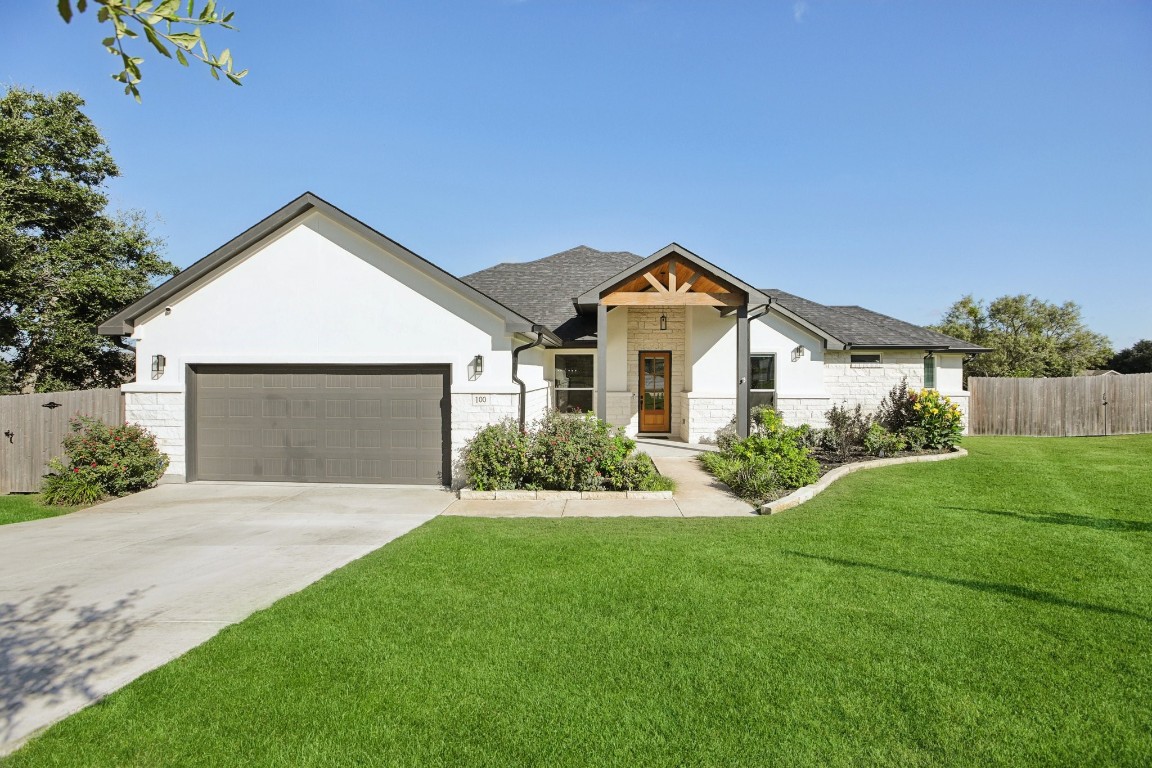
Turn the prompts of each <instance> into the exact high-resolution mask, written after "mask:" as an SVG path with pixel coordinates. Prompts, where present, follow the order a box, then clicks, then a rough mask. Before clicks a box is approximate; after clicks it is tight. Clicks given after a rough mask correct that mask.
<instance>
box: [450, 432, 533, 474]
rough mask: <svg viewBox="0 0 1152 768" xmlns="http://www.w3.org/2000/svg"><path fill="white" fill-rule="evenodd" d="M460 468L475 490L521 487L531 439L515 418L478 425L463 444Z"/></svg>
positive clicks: (529, 453) (525, 472) (529, 454)
mask: <svg viewBox="0 0 1152 768" xmlns="http://www.w3.org/2000/svg"><path fill="white" fill-rule="evenodd" d="M463 453H464V455H463V459H464V470H465V471H466V472H467V473H468V476H469V477H470V478H472V486H473V487H474V488H475V489H476V490H478V491H510V490H513V489H515V488H522V487H524V486H523V482H524V478H525V476H527V474H528V471H529V470H528V466H529V463H530V456H531V441H530V440H529V438H528V435H527V433H525V432H521V431H520V425H519V424H518V423H517V422H516V420H515V419H505V420H503V421H501V422H498V423H496V424H489V425H488V426H486V427H484V428H483V429H481V430H480V431H479V432H477V433H476V435H475V436H474V437H473V438H472V439H471V440H469V441H468V444H467V445H466V446H465V447H464V452H463Z"/></svg>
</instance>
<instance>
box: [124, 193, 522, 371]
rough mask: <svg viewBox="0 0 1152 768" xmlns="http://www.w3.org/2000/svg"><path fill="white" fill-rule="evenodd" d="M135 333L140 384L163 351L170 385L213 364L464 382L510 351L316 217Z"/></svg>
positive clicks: (446, 297)
mask: <svg viewBox="0 0 1152 768" xmlns="http://www.w3.org/2000/svg"><path fill="white" fill-rule="evenodd" d="M132 336H133V337H134V338H135V339H137V353H138V354H137V381H138V382H144V381H149V380H150V361H151V356H152V355H155V354H162V355H165V357H166V358H167V360H168V365H167V369H166V371H165V375H164V377H163V379H164V380H165V381H166V382H168V383H178V382H180V381H181V378H182V376H183V367H184V365H185V364H189V363H209V362H211V363H226V362H276V363H297V362H299V363H305V362H306V363H329V362H331V363H335V362H339V363H387V362H406V363H422V362H440V363H447V362H451V363H452V365H453V380H454V381H463V382H466V381H467V380H468V371H467V366H468V363H469V362H470V361H471V360H472V359H473V357H474V356H475V355H485V356H488V355H489V354H490V353H493V352H502V351H508V350H510V348H511V343H512V336H511V334H509V333H508V332H507V329H506V327H505V320H504V318H502V317H499V316H497V315H496V314H495V313H494V312H492V311H490V310H489V309H486V308H484V307H481V306H479V305H478V304H476V303H475V302H473V301H471V300H470V299H469V298H467V297H465V296H463V295H461V293H460V292H459V291H455V290H453V288H452V287H451V286H449V285H445V284H444V283H443V282H442V281H439V280H436V279H434V278H432V277H430V276H428V275H426V274H424V273H423V272H421V271H420V270H418V269H415V268H414V267H412V266H411V265H409V264H408V263H406V262H405V261H404V260H402V259H399V258H397V256H396V254H394V253H390V252H389V251H388V250H387V249H385V248H383V247H381V246H380V245H377V244H374V243H370V242H368V241H367V240H366V239H364V238H362V237H360V236H358V235H357V234H355V233H353V232H351V231H350V230H348V229H347V228H346V227H343V226H341V225H340V224H339V223H337V222H335V221H333V220H332V219H331V218H329V217H328V216H326V215H325V214H323V213H320V212H311V213H308V214H305V215H304V216H302V217H301V218H299V219H298V220H296V221H294V222H292V223H290V224H288V225H285V226H284V228H283V229H281V230H280V231H278V232H277V233H276V234H275V235H273V236H270V237H268V238H267V239H265V240H263V241H261V242H259V243H258V244H256V245H253V246H252V247H251V248H249V249H247V250H246V251H245V252H244V253H242V254H239V255H237V256H235V257H233V258H232V259H230V260H229V261H228V262H227V263H226V264H225V265H222V266H221V267H220V268H218V269H217V270H215V271H213V272H212V273H211V274H209V275H206V276H205V277H204V278H203V279H201V280H200V281H197V282H195V283H193V284H191V285H189V286H187V287H185V288H184V289H183V290H181V291H179V292H178V293H176V294H175V295H173V296H171V297H169V298H168V299H166V301H165V302H164V304H163V306H157V307H155V308H153V309H151V310H149V311H148V312H146V313H145V314H143V315H142V316H141V317H139V318H137V319H136V320H135V323H134V327H133V332H132ZM491 363H492V366H491V368H490V370H491V372H492V374H493V378H495V377H500V378H502V379H507V378H508V376H509V375H510V372H511V370H510V367H509V366H510V360H508V359H505V358H504V357H503V356H498V355H496V356H492V357H491ZM501 367H504V368H507V370H506V371H502V370H501Z"/></svg>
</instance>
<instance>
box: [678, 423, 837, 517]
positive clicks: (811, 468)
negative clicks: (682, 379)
mask: <svg viewBox="0 0 1152 768" xmlns="http://www.w3.org/2000/svg"><path fill="white" fill-rule="evenodd" d="M751 431H752V434H750V435H749V436H748V437H747V438H745V439H743V440H737V439H730V440H724V441H720V440H719V439H718V440H717V442H718V443H719V444H720V448H721V449H720V451H719V452H716V453H705V454H702V455H701V456H700V463H701V464H702V465H703V467H704V468H705V469H706V470H708V471H709V472H710V473H712V474H713V475H714V476H715V477H716V478H717V479H718V480H720V481H721V482H722V483H724V484H725V485H727V486H728V487H729V488H731V489H732V490H733V492H735V493H736V495H737V496H739V497H740V498H742V499H745V500H746V501H748V502H750V503H752V504H756V505H760V504H763V503H764V502H766V501H768V500H769V499H771V498H773V497H774V496H776V495H778V494H779V492H780V491H782V490H789V489H793V488H800V487H801V486H805V485H808V484H810V483H814V482H816V480H817V479H818V478H819V477H820V465H819V463H818V462H817V461H816V459H814V458H812V454H811V452H810V449H809V444H810V442H811V440H812V430H811V428H810V427H809V426H808V425H806V424H805V425H802V426H800V427H787V426H785V425H784V420H783V418H782V417H781V416H780V414H779V413H777V412H776V411H774V410H772V409H770V408H759V409H757V412H756V414H755V415H754V416H753V419H752V430H751ZM717 436H718V437H719V435H717Z"/></svg>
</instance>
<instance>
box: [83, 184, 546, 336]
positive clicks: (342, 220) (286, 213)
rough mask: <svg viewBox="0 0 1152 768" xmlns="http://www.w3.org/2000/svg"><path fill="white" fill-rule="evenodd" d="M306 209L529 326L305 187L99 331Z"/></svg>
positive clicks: (508, 321) (114, 327) (128, 324)
mask: <svg viewBox="0 0 1152 768" xmlns="http://www.w3.org/2000/svg"><path fill="white" fill-rule="evenodd" d="M312 211H317V212H319V213H322V214H324V215H326V216H328V217H329V218H330V219H332V220H333V221H335V222H336V223H337V224H339V225H341V226H344V227H347V228H348V229H350V230H352V231H353V232H355V233H356V234H357V235H359V236H360V237H363V238H364V239H365V240H367V241H368V242H370V243H372V244H373V245H376V246H377V247H379V248H382V249H384V250H386V251H388V252H389V253H391V254H392V255H393V256H395V257H397V258H398V259H400V260H401V261H403V262H404V263H406V264H407V265H408V266H410V267H412V268H413V269H415V270H417V271H418V272H420V273H421V274H423V275H425V276H426V277H429V278H431V279H433V280H436V281H438V282H440V283H441V284H443V285H445V286H447V287H448V288H450V289H452V290H454V291H456V292H457V293H459V294H461V295H462V296H464V297H465V298H467V299H469V300H470V301H473V302H474V303H476V304H479V305H480V306H481V307H484V308H485V309H487V310H488V311H489V312H492V313H493V314H495V315H497V316H500V317H503V318H504V322H505V326H506V329H507V331H508V332H509V333H527V332H529V331H531V330H532V325H533V323H532V321H531V320H529V319H528V318H526V317H524V316H523V315H521V314H519V313H517V312H515V311H514V310H512V309H510V308H509V307H506V306H504V305H503V304H501V303H500V302H498V301H496V300H495V299H493V298H492V297H491V296H489V295H487V294H485V293H481V292H480V291H478V290H476V289H475V288H473V287H472V286H470V285H468V284H467V283H465V282H463V281H462V280H460V279H459V278H458V277H455V276H454V275H451V274H449V273H448V272H445V271H444V270H443V269H441V268H440V267H438V266H436V265H435V264H433V263H432V262H430V261H428V260H427V259H425V258H423V257H422V256H419V255H417V254H416V253H414V252H412V251H410V250H409V249H407V248H405V247H404V246H403V245H401V244H400V243H398V242H396V241H395V240H393V239H391V238H390V237H388V236H387V235H384V234H382V233H380V232H378V231H376V230H375V229H373V228H372V227H370V226H368V225H367V224H365V223H364V222H362V221H360V220H359V219H357V218H355V217H354V216H351V215H350V214H348V213H346V212H344V211H342V210H341V209H339V208H337V207H336V206H334V205H332V204H331V203H329V202H327V201H325V200H323V199H321V198H320V197H318V196H316V195H314V194H312V193H311V192H305V193H304V194H303V195H300V197H298V198H296V199H295V200H293V201H292V202H290V203H288V204H287V205H285V206H283V207H282V208H280V209H279V210H278V211H276V212H275V213H273V214H272V215H270V216H267V217H265V218H264V219H262V220H261V221H259V222H257V223H256V224H255V225H253V226H251V227H249V228H248V229H246V230H244V231H243V232H241V233H240V234H239V235H237V236H236V237H234V238H232V239H231V240H229V241H228V242H227V243H225V244H224V245H222V246H220V247H219V248H217V249H216V250H214V251H212V253H210V254H208V255H207V256H205V257H204V258H202V259H200V260H199V261H197V262H196V263H195V264H193V265H192V266H190V267H188V268H187V269H185V270H184V271H182V272H180V273H179V274H178V275H176V276H175V277H173V278H172V279H170V280H167V281H166V282H164V283H162V284H160V285H158V286H157V287H156V288H154V289H152V290H151V291H149V292H148V293H147V294H145V295H144V296H143V297H142V298H140V299H137V300H136V301H134V302H132V303H131V304H129V305H128V306H127V307H125V308H124V309H122V310H120V311H119V312H117V313H116V314H115V315H113V316H112V317H110V318H109V319H108V320H105V321H104V322H103V323H101V324H100V325H99V327H98V332H99V333H100V334H102V335H105V336H124V335H128V334H131V333H132V329H133V327H134V326H135V323H136V320H137V319H138V318H139V317H140V316H141V315H144V314H146V313H148V312H150V311H152V310H153V309H155V308H157V307H159V306H161V305H163V304H164V303H165V302H166V301H168V299H170V298H172V297H173V296H175V295H176V294H177V293H179V292H180V291H182V290H184V289H185V288H190V287H192V286H193V285H195V284H196V283H197V282H199V281H200V280H201V279H203V278H205V277H207V276H208V275H210V274H211V273H212V272H214V271H215V270H217V269H219V268H220V267H222V266H224V265H225V264H227V263H228V262H229V261H231V260H232V259H234V258H236V257H237V256H239V255H241V254H242V253H244V252H245V251H247V250H248V249H249V248H251V247H253V246H254V245H256V244H257V243H259V242H260V241H261V240H264V239H265V238H267V237H269V236H271V235H272V234H274V233H275V232H276V231H277V230H279V229H281V228H282V227H284V226H286V225H288V224H290V223H292V222H293V221H295V220H297V219H298V218H300V217H302V216H304V215H306V214H308V213H311V212H312ZM549 334H550V335H551V332H549ZM553 338H555V337H553ZM549 341H551V339H549Z"/></svg>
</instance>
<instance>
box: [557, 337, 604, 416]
mask: <svg viewBox="0 0 1152 768" xmlns="http://www.w3.org/2000/svg"><path fill="white" fill-rule="evenodd" d="M561 357H587V358H590V362H591V364H592V386H590V387H561V386H560V377H559V375H558V372H559V371H560V370H561V367H560V365H559V364H558V363H557V359H558V358H561ZM561 392H593V393H595V392H596V354H595V353H593V352H557V353H556V354H555V355H553V356H552V408H553V409H555V410H557V411H559V410H560V393H561ZM595 410H596V396H595V394H593V396H592V407H591V408H590V409H588V410H587V411H584V413H592V412H593V411H595Z"/></svg>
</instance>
